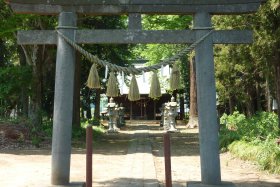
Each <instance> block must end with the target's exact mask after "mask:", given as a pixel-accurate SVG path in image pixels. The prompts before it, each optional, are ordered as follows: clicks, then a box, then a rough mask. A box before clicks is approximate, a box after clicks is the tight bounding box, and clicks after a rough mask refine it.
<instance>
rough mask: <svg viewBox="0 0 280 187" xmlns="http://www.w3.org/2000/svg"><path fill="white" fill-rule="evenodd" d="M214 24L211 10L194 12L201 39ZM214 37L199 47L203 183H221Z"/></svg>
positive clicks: (198, 86) (199, 108) (197, 58)
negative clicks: (209, 11)
mask: <svg viewBox="0 0 280 187" xmlns="http://www.w3.org/2000/svg"><path fill="white" fill-rule="evenodd" d="M211 27H212V24H211V16H210V14H209V13H208V12H198V13H196V14H195V15H194V29H195V30H197V31H198V32H197V33H196V38H197V39H199V38H200V37H202V36H203V35H205V34H206V33H207V32H209V29H212V28H211ZM212 40H213V38H212V36H209V37H207V38H206V39H205V40H204V41H203V42H201V43H200V44H199V45H198V46H197V47H196V48H195V62H196V68H195V69H196V84H197V105H198V123H199V148H200V162H201V163H200V165H201V182H202V183H203V184H220V183H221V169H220V157H219V138H218V131H219V130H218V129H219V128H218V123H217V111H216V85H215V77H214V76H215V70H214V54H213V41H212Z"/></svg>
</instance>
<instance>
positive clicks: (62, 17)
mask: <svg viewBox="0 0 280 187" xmlns="http://www.w3.org/2000/svg"><path fill="white" fill-rule="evenodd" d="M7 2H8V3H9V4H10V6H11V8H12V9H13V11H14V12H15V13H19V14H40V15H59V25H58V27H57V30H59V31H60V32H61V33H63V34H64V35H66V36H67V37H68V38H70V39H72V40H74V41H75V42H76V43H80V44H82V43H88V44H100V43H102V44H124V43H125V44H127V43H135V44H136V43H194V42H195V41H196V40H198V39H200V38H201V37H202V36H204V35H205V34H207V33H208V32H209V31H210V30H212V24H211V15H215V14H246V13H253V12H256V11H257V9H258V8H259V6H260V4H261V3H263V2H265V0H79V1H76V0H7ZM77 14H83V15H85V14H86V15H93V16H96V15H122V14H129V15H130V21H131V20H138V21H135V22H130V24H129V29H128V30H78V29H77V27H76V24H77V23H76V19H77ZM141 14H181V15H194V28H193V29H192V30H176V31H175V30H173V31H145V30H142V28H141ZM251 42H252V32H251V31H245V30H243V31H235V30H227V31H214V32H213V33H212V34H211V35H210V36H209V37H207V38H206V39H205V40H204V41H203V42H201V43H200V44H199V45H198V46H197V47H196V48H195V58H196V66H197V68H196V71H197V72H196V75H197V94H198V101H197V102H198V117H199V124H200V125H199V143H200V160H201V183H202V184H203V185H205V186H207V185H221V184H222V183H221V172H220V158H219V144H218V125H217V112H216V88H215V78H214V57H213V44H241V43H251ZM18 44H21V45H39V44H42V45H46V44H57V59H56V79H55V99H54V115H53V116H54V119H53V120H54V127H53V138H52V171H51V172H52V173H51V176H52V179H51V183H52V184H53V185H68V184H69V175H70V155H71V131H72V129H71V128H72V127H71V125H72V121H71V120H72V110H73V104H72V103H73V102H72V101H73V87H74V86H73V85H74V68H75V66H74V64H75V50H74V49H73V48H72V47H71V46H70V45H69V44H68V43H66V42H65V41H64V40H63V39H62V38H61V37H58V36H57V33H56V31H52V30H40V31H38V30H37V31H19V32H18ZM199 185H200V184H192V185H190V186H199Z"/></svg>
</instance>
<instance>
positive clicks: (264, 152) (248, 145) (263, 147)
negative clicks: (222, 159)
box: [229, 140, 280, 174]
mask: <svg viewBox="0 0 280 187" xmlns="http://www.w3.org/2000/svg"><path fill="white" fill-rule="evenodd" d="M229 151H230V152H231V153H233V154H234V155H236V156H238V157H239V158H241V159H243V160H250V161H254V162H256V163H257V164H258V165H259V166H260V168H261V169H263V170H268V171H270V172H272V173H278V174H279V173H280V148H279V146H277V145H276V144H275V141H274V140H267V141H265V142H258V143H256V142H246V141H244V140H240V141H235V142H233V143H232V144H230V145H229Z"/></svg>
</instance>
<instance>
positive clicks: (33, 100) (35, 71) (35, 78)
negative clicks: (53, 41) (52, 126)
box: [29, 46, 43, 129]
mask: <svg viewBox="0 0 280 187" xmlns="http://www.w3.org/2000/svg"><path fill="white" fill-rule="evenodd" d="M42 47H43V46H35V47H33V48H32V50H33V51H32V53H33V57H32V88H31V92H32V93H31V97H30V105H29V117H30V119H31V123H32V125H33V127H35V128H36V129H38V128H39V127H40V126H41V124H42V115H41V113H42V85H43V84H42V81H43V58H42V56H43V54H42V51H43V50H42Z"/></svg>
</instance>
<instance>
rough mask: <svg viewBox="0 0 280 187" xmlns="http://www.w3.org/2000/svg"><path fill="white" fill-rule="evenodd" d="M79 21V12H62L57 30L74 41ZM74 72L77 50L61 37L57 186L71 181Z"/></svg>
mask: <svg viewBox="0 0 280 187" xmlns="http://www.w3.org/2000/svg"><path fill="white" fill-rule="evenodd" d="M76 22H77V16H76V14H75V13H73V12H61V13H60V14H59V21H58V24H59V25H58V27H57V29H58V30H59V31H60V32H61V33H63V34H64V35H65V36H67V37H69V38H70V39H71V40H74V39H75V38H74V37H75V29H76ZM74 74H75V50H74V49H73V47H71V46H70V45H69V44H68V43H66V42H65V40H63V39H62V38H61V37H58V42H57V57H56V73H55V94H54V115H53V135H52V136H53V138H52V168H51V170H52V172H51V182H52V184H54V185H61V184H68V183H69V180H70V179H69V178H70V156H71V147H72V146H71V135H72V134H71V133H72V114H73V96H74Z"/></svg>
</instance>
